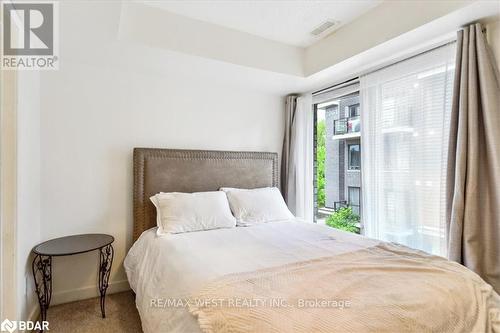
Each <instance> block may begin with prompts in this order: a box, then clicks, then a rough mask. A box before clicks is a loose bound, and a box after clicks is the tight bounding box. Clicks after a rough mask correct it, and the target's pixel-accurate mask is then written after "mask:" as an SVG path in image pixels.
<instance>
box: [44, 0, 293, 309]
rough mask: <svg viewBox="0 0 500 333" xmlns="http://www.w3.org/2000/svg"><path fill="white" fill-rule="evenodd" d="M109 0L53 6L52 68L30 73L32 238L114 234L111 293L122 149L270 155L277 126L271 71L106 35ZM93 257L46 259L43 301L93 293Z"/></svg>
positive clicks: (117, 275)
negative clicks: (55, 42) (36, 78)
mask: <svg viewBox="0 0 500 333" xmlns="http://www.w3.org/2000/svg"><path fill="white" fill-rule="evenodd" d="M97 8H98V9H99V11H98V13H97V15H93V14H94V12H95V11H96V9H97ZM119 8H120V6H119V4H116V3H107V4H103V5H92V4H83V3H75V2H73V3H70V4H61V41H60V44H61V46H62V49H61V57H60V59H61V63H60V70H58V71H51V72H43V73H41V78H40V89H41V93H40V96H41V104H40V147H41V148H40V154H41V159H40V168H41V193H42V195H41V239H42V240H46V239H49V238H54V237H59V236H64V235H69V234H77V233H87V232H103V233H109V234H112V235H113V236H115V239H116V241H115V243H114V247H115V260H114V263H113V271H112V274H111V278H110V281H111V287H110V288H111V289H112V290H115V291H117V290H123V289H126V288H128V284H127V283H126V276H125V274H124V270H123V268H122V263H123V259H124V256H125V254H126V252H127V250H128V248H129V247H130V246H131V241H132V149H133V148H134V147H168V148H193V149H222V150H226V149H227V150H258V151H273V152H279V151H280V150H281V143H282V132H283V98H282V95H283V93H282V92H281V91H278V90H276V89H274V88H272V87H275V88H277V87H280V85H279V84H276V82H277V81H276V80H278V81H279V80H281V79H282V77H281V76H279V75H278V76H275V75H271V76H268V75H269V74H267V73H265V72H260V71H256V70H252V71H251V72H249V71H248V70H247V69H245V68H242V67H240V66H235V65H230V64H223V63H219V62H216V61H214V60H206V59H199V58H197V57H193V56H187V55H182V54H178V53H173V52H169V51H164V50H160V49H155V48H148V47H143V46H140V45H132V44H131V43H128V42H123V41H121V42H120V41H117V40H116V32H117V29H118V24H117V23H118V22H117V21H116V20H115V19H118V18H119V15H117V13H118V14H119ZM89 17H93V20H92V25H91V27H89V24H88V23H89V22H88V18H89ZM276 75H277V74H276ZM273 80H274V81H275V83H273V82H266V81H273ZM257 82H260V84H257ZM283 88H285V89H286V87H280V88H279V89H283ZM97 263H98V257H97V253H95V252H94V253H90V254H81V255H78V256H74V257H63V258H54V261H53V266H54V267H53V269H54V271H53V276H54V286H53V304H56V303H59V302H65V301H70V300H73V299H77V298H83V297H91V296H95V295H97V287H96V277H97Z"/></svg>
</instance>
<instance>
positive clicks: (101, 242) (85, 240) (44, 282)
mask: <svg viewBox="0 0 500 333" xmlns="http://www.w3.org/2000/svg"><path fill="white" fill-rule="evenodd" d="M114 240H115V239H114V237H113V236H111V235H106V234H83V235H73V236H67V237H61V238H55V239H51V240H48V241H46V242H43V243H40V244H38V245H37V246H35V247H34V248H33V250H32V251H33V253H34V254H35V258H34V259H33V263H32V268H33V278H34V280H35V291H36V295H37V296H38V303H39V304H40V318H41V320H42V321H44V320H47V309H48V308H49V305H50V298H51V296H52V257H58V256H70V255H74V254H79V253H85V252H90V251H95V250H99V293H100V295H101V298H100V303H101V314H102V317H103V318H105V317H106V312H105V309H104V301H105V297H106V290H107V289H108V280H109V274H110V272H111V265H112V264H113V255H114V250H113V246H112V245H111V243H113V242H114Z"/></svg>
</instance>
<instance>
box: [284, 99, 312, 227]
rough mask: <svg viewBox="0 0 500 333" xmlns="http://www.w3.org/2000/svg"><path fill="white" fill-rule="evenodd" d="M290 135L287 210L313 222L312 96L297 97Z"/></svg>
mask: <svg viewBox="0 0 500 333" xmlns="http://www.w3.org/2000/svg"><path fill="white" fill-rule="evenodd" d="M294 118H295V119H294V122H293V128H292V132H291V138H290V141H291V151H290V163H289V171H288V172H289V174H288V189H287V193H288V207H289V208H290V210H291V211H292V213H293V214H294V215H295V216H296V217H299V218H302V219H304V220H306V221H308V222H312V221H313V122H314V119H313V111H312V97H311V94H306V95H302V96H299V97H298V98H297V109H296V111H295V117H294Z"/></svg>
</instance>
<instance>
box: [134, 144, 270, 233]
mask: <svg viewBox="0 0 500 333" xmlns="http://www.w3.org/2000/svg"><path fill="white" fill-rule="evenodd" d="M266 186H279V170H278V154H277V153H267V152H234V151H209V150H178V149H154V148H135V149H134V241H135V240H136V239H137V238H138V237H139V236H140V235H141V233H142V232H143V231H145V230H147V229H149V228H152V227H154V226H156V211H155V208H154V206H153V204H152V203H151V201H150V200H149V197H151V196H152V195H155V194H156V193H158V192H202V191H217V190H218V189H219V188H221V187H239V188H257V187H266Z"/></svg>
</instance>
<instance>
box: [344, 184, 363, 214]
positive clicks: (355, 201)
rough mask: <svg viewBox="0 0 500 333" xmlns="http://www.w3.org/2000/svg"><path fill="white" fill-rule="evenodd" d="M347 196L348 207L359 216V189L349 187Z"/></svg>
mask: <svg viewBox="0 0 500 333" xmlns="http://www.w3.org/2000/svg"><path fill="white" fill-rule="evenodd" d="M347 196H348V198H349V200H348V202H349V207H351V209H352V211H353V212H354V213H355V214H357V215H360V209H359V207H360V202H361V200H360V188H359V187H349V188H348V193H347Z"/></svg>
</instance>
